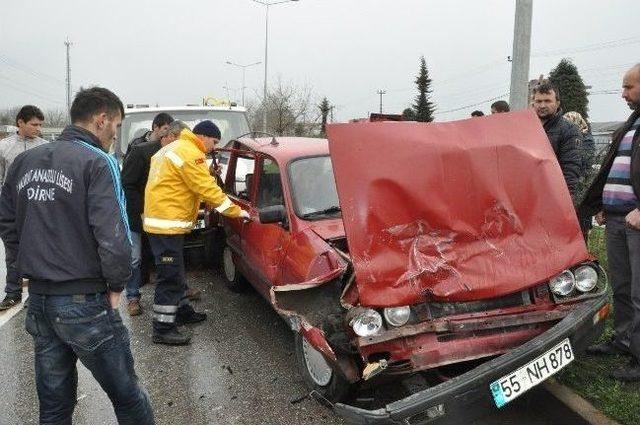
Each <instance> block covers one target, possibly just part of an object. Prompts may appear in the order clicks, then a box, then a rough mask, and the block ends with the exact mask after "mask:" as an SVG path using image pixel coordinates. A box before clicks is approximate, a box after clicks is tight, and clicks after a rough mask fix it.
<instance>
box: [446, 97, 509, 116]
mask: <svg viewBox="0 0 640 425" xmlns="http://www.w3.org/2000/svg"><path fill="white" fill-rule="evenodd" d="M506 96H509V92H506V93H503V94H501V95H500V96H495V97H492V98H491V99H485V100H482V101H480V102H476V103H471V104H469V105H464V106H459V107H457V108H453V109H447V110H446V111H436V113H438V114H448V113H449V112H458V111H462V110H464V109H467V108H473V107H474V106H480V105H483V104H485V103H487V102H493V101H494V100H498V99H504V98H505V97H506Z"/></svg>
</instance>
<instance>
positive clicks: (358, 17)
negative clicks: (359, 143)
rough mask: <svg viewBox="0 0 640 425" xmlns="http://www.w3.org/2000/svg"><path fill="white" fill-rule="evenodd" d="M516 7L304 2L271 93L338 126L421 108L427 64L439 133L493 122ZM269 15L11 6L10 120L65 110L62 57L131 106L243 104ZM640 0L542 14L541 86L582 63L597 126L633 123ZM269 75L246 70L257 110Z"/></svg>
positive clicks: (509, 1)
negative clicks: (296, 94)
mask: <svg viewBox="0 0 640 425" xmlns="http://www.w3.org/2000/svg"><path fill="white" fill-rule="evenodd" d="M514 13H515V0H474V1H471V0H464V1H463V0H446V1H445V0H440V1H434V0H300V1H298V2H291V3H284V4H280V5H275V6H272V7H270V17H269V81H273V80H275V79H276V78H278V77H280V78H281V79H282V80H283V81H285V82H287V83H290V84H295V85H299V86H302V85H308V86H310V87H312V89H313V93H314V94H315V96H316V97H317V100H318V101H319V100H320V99H321V98H322V97H323V96H326V97H327V98H328V99H329V101H330V102H331V103H332V104H334V105H335V119H336V120H339V121H345V120H348V119H350V118H355V117H364V116H366V115H367V114H368V113H369V112H376V111H377V109H378V101H379V97H378V95H377V94H376V91H377V90H379V89H383V90H386V92H387V94H386V95H385V96H384V110H385V112H388V113H400V112H401V111H402V110H403V109H404V108H406V107H407V106H409V105H410V104H411V103H412V102H413V98H414V96H415V85H414V84H413V80H414V78H415V75H416V73H417V70H418V61H419V57H420V55H424V56H425V58H426V60H427V66H428V68H429V72H430V77H431V78H432V79H433V84H432V87H433V101H434V102H435V104H436V107H437V112H436V119H437V120H439V121H449V120H454V119H459V118H465V117H468V116H469V113H470V112H471V111H473V110H474V109H481V110H484V111H485V112H488V110H489V105H490V104H491V101H488V100H489V99H493V98H500V97H501V96H502V98H504V99H508V96H507V93H508V91H509V80H510V64H509V62H508V61H507V56H509V55H511V53H512V52H511V49H512V42H513V21H514ZM264 23H265V7H264V6H261V5H259V4H256V3H254V2H253V1H251V0H183V1H180V2H176V1H168V0H127V1H123V0H111V1H109V0H107V1H100V2H98V1H89V0H82V1H81V0H55V1H53V0H20V1H17V0H2V2H1V3H0V108H2V107H7V106H15V105H22V104H25V103H33V104H36V105H39V106H41V107H42V108H43V109H49V108H55V107H59V108H63V107H64V105H65V83H64V80H65V46H64V41H65V39H66V38H67V37H68V38H69V40H71V41H72V42H73V46H72V49H71V66H72V73H71V79H72V83H73V88H74V89H77V88H78V87H80V86H88V85H95V84H97V85H103V86H105V87H108V88H110V89H111V90H113V91H114V92H115V93H116V94H118V95H119V96H120V97H121V98H122V99H123V101H124V102H125V103H149V104H156V103H157V104H160V105H184V104H187V103H198V102H200V101H201V99H202V98H203V97H205V96H215V97H220V98H224V97H226V92H225V90H224V89H223V86H225V85H228V86H229V87H230V88H231V89H232V90H231V92H230V94H231V97H232V98H236V99H240V90H239V89H240V87H241V85H242V81H241V79H242V72H241V70H240V69H238V68H234V67H231V66H229V65H227V64H226V63H225V62H226V61H227V60H230V61H233V62H237V63H241V64H249V63H252V62H257V61H264V36H265V27H264ZM639 53H640V29H639V27H638V3H637V0H610V1H606V2H604V1H597V0H535V1H534V10H533V33H532V59H531V72H530V76H531V78H534V77H537V76H538V75H539V74H542V73H544V74H547V73H548V72H549V70H550V69H551V68H553V67H554V66H555V65H556V64H557V63H558V61H559V60H560V59H561V58H563V57H569V58H571V59H573V61H574V63H575V64H576V65H577V66H578V69H579V70H580V72H581V74H582V76H583V78H584V80H585V82H586V83H587V84H589V85H591V86H593V88H592V91H593V92H594V94H593V95H592V96H591V97H590V103H589V107H590V115H591V119H592V120H593V121H610V120H623V119H625V118H626V117H627V116H628V114H629V110H628V107H627V105H626V103H624V102H623V101H622V100H621V99H620V85H621V78H622V74H623V73H624V71H625V70H626V69H627V68H629V67H630V66H631V65H632V64H633V63H635V62H639V61H640V54H639ZM263 73H264V68H262V65H259V66H255V67H251V68H247V72H246V79H247V83H246V86H247V91H246V93H247V97H249V98H254V99H255V98H256V95H258V94H261V93H262V83H263V75H264V74H263Z"/></svg>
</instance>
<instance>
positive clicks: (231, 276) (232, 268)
mask: <svg viewBox="0 0 640 425" xmlns="http://www.w3.org/2000/svg"><path fill="white" fill-rule="evenodd" d="M234 257H235V256H234V254H233V251H232V250H231V248H230V247H229V246H228V245H227V246H225V247H224V250H223V251H222V275H223V276H224V283H225V284H226V285H227V288H229V290H231V291H232V292H236V293H241V292H245V291H246V290H247V287H248V284H247V280H246V279H245V278H244V276H242V275H241V274H240V272H239V271H238V269H237V268H236V263H235V260H234Z"/></svg>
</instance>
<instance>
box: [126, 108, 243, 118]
mask: <svg viewBox="0 0 640 425" xmlns="http://www.w3.org/2000/svg"><path fill="white" fill-rule="evenodd" d="M178 111H232V112H246V111H247V109H246V108H243V107H242V106H153V107H149V108H126V109H125V110H124V114H125V116H126V115H130V114H139V113H147V112H152V113H153V112H155V113H160V112H178Z"/></svg>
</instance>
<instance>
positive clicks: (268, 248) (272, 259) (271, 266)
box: [242, 156, 291, 296]
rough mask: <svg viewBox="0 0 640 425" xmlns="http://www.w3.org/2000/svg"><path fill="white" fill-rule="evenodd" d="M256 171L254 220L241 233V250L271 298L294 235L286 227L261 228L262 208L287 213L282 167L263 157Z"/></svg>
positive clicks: (259, 283) (260, 289)
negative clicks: (279, 209)
mask: <svg viewBox="0 0 640 425" xmlns="http://www.w3.org/2000/svg"><path fill="white" fill-rule="evenodd" d="M256 171H257V173H256V174H257V177H256V180H257V181H256V182H255V184H256V188H255V189H256V196H255V202H253V203H252V205H251V209H250V214H251V216H252V218H253V220H252V221H251V222H249V223H246V224H245V225H244V227H243V229H242V246H243V249H244V253H245V255H246V257H247V261H248V262H249V263H250V265H249V266H250V267H252V268H253V269H254V270H253V272H254V273H255V274H256V277H257V278H258V279H257V282H256V283H258V285H259V288H258V290H259V291H260V292H262V294H263V295H265V296H268V294H269V290H270V289H271V286H272V285H277V284H279V283H280V280H281V279H282V272H281V265H282V261H283V258H284V255H285V253H286V249H287V245H288V244H289V242H290V240H291V235H290V232H289V230H288V225H287V224H286V223H270V224H262V223H260V220H259V219H258V214H259V209H260V208H265V207H271V206H276V205H283V206H285V210H286V205H285V197H284V192H283V190H282V188H283V186H282V176H281V173H280V167H279V166H278V164H277V163H276V161H275V160H274V159H272V158H270V157H263V156H261V157H260V158H259V159H258V163H257V167H256ZM287 222H288V220H287ZM254 286H257V285H254Z"/></svg>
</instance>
